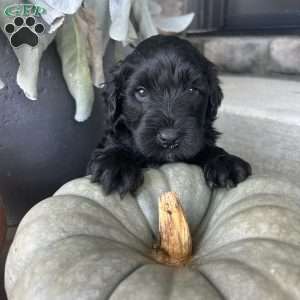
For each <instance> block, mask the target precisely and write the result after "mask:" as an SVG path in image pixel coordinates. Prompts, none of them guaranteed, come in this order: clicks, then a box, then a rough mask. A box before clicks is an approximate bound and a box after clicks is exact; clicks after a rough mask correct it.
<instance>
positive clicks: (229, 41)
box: [189, 35, 300, 75]
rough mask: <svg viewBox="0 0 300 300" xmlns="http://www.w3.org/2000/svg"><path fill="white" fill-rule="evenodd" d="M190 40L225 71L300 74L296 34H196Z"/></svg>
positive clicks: (298, 47)
mask: <svg viewBox="0 0 300 300" xmlns="http://www.w3.org/2000/svg"><path fill="white" fill-rule="evenodd" d="M189 40H190V41H191V42H192V43H193V44H194V45H195V46H196V47H197V48H198V49H199V50H200V51H201V52H202V53H203V54H204V55H205V56H206V57H207V58H208V59H210V60H211V61H212V62H214V63H215V64H216V65H218V67H219V69H220V70H221V71H224V72H231V73H253V74H262V75H263V74H289V75H300V37H299V36H297V35H291V36H245V35H243V36H204V37H201V36H199V35H198V36H194V37H189Z"/></svg>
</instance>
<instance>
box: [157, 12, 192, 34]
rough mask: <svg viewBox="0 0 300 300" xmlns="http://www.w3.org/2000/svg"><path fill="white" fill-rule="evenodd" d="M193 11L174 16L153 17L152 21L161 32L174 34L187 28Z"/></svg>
mask: <svg viewBox="0 0 300 300" xmlns="http://www.w3.org/2000/svg"><path fill="white" fill-rule="evenodd" d="M194 15H195V14H194V13H190V14H186V15H182V16H176V17H162V16H157V17H154V18H153V19H154V23H155V25H156V27H157V28H158V29H159V32H160V33H161V34H175V33H180V32H182V31H184V30H186V29H187V27H188V26H189V25H190V24H191V23H192V21H193V18H194Z"/></svg>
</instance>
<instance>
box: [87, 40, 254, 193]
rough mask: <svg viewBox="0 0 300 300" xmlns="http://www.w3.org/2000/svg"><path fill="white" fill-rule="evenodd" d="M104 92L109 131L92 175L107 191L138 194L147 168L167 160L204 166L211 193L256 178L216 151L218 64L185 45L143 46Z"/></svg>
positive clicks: (163, 42)
mask: <svg viewBox="0 0 300 300" xmlns="http://www.w3.org/2000/svg"><path fill="white" fill-rule="evenodd" d="M103 90H104V93H103V96H104V100H105V103H106V107H107V118H108V119H107V126H108V130H107V132H106V135H105V137H104V140H103V141H102V142H101V143H100V145H99V146H98V148H97V149H96V150H95V151H94V153H93V155H92V158H91V161H90V163H89V166H88V172H89V173H90V174H91V175H92V181H94V182H99V183H100V184H101V185H102V186H103V188H104V191H105V192H106V193H111V192H114V191H117V192H119V193H120V194H121V195H122V196H123V195H125V194H126V193H127V192H134V191H135V190H136V189H137V188H138V187H139V186H140V185H141V184H142V182H143V168H145V167H153V166H158V165H161V164H163V163H167V162H178V161H180V162H186V163H191V164H196V165H199V166H201V167H202V168H203V170H204V175H205V179H206V181H207V184H208V185H209V186H210V187H213V186H215V187H234V186H236V185H237V184H238V183H239V182H241V181H243V180H245V179H246V178H247V177H248V176H249V175H250V174H251V167H250V165H249V164H248V163H247V162H245V161H244V160H242V159H240V158H239V157H237V156H234V155H230V154H228V153H227V152H225V151H224V150H223V149H221V148H218V147H216V145H215V144H216V140H217V137H218V132H217V131H216V130H215V129H214V127H213V122H214V121H215V119H216V114H217V109H218V107H219V105H220V103H221V100H222V97H223V94H222V91H221V89H220V87H219V81H218V78H217V71H216V68H215V66H214V65H213V64H212V63H211V62H209V61H208V60H207V59H206V58H205V57H203V56H202V55H201V54H200V53H199V52H198V51H197V50H196V49H195V48H194V47H193V46H192V45H191V44H190V43H189V42H188V41H186V40H183V39H180V38H177V37H165V36H153V37H151V38H148V39H147V40H145V41H143V42H141V43H140V44H139V45H138V46H137V48H136V49H135V50H134V51H133V53H131V54H130V55H129V56H128V57H127V58H126V59H125V60H124V61H123V62H121V63H120V64H119V65H118V66H117V67H116V68H115V70H114V71H113V72H112V81H110V82H107V83H106V85H105V87H104V89H103Z"/></svg>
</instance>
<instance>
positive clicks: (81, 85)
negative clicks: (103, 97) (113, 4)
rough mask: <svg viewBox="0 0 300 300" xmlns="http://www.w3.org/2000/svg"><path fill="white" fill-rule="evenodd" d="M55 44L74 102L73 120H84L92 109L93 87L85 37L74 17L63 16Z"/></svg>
mask: <svg viewBox="0 0 300 300" xmlns="http://www.w3.org/2000/svg"><path fill="white" fill-rule="evenodd" d="M56 45H57V50H58V53H59V55H60V57H61V61H62V67H63V75H64V78H65V80H66V83H67V86H68V88H69V91H70V93H71V94H72V96H73V97H74V99H75V102H76V113H75V120H76V121H78V122H82V121H85V120H86V119H88V117H89V116H90V114H91V111H92V107H93V102H94V89H93V84H92V79H91V74H90V69H89V65H88V52H87V37H86V36H85V35H84V33H83V32H82V31H81V30H80V29H79V26H78V24H77V20H76V17H74V16H67V17H66V18H65V22H64V25H63V26H62V27H61V28H60V29H59V30H58V32H57V36H56Z"/></svg>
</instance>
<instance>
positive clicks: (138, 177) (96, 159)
mask: <svg viewBox="0 0 300 300" xmlns="http://www.w3.org/2000/svg"><path fill="white" fill-rule="evenodd" d="M88 172H89V173H90V174H91V176H92V177H91V180H92V182H98V183H99V184H101V185H102V188H103V190H104V192H105V193H106V194H110V193H113V192H118V193H119V194H120V195H121V197H122V198H123V197H124V196H125V195H126V194H127V193H134V192H135V191H136V190H137V188H138V187H139V186H140V185H142V183H143V172H142V168H141V167H140V166H139V165H138V163H137V162H136V161H134V159H133V158H132V157H130V154H129V153H128V152H126V151H122V150H109V151H103V150H96V151H95V152H94V154H93V157H92V160H91V162H90V164H89V168H88Z"/></svg>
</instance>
